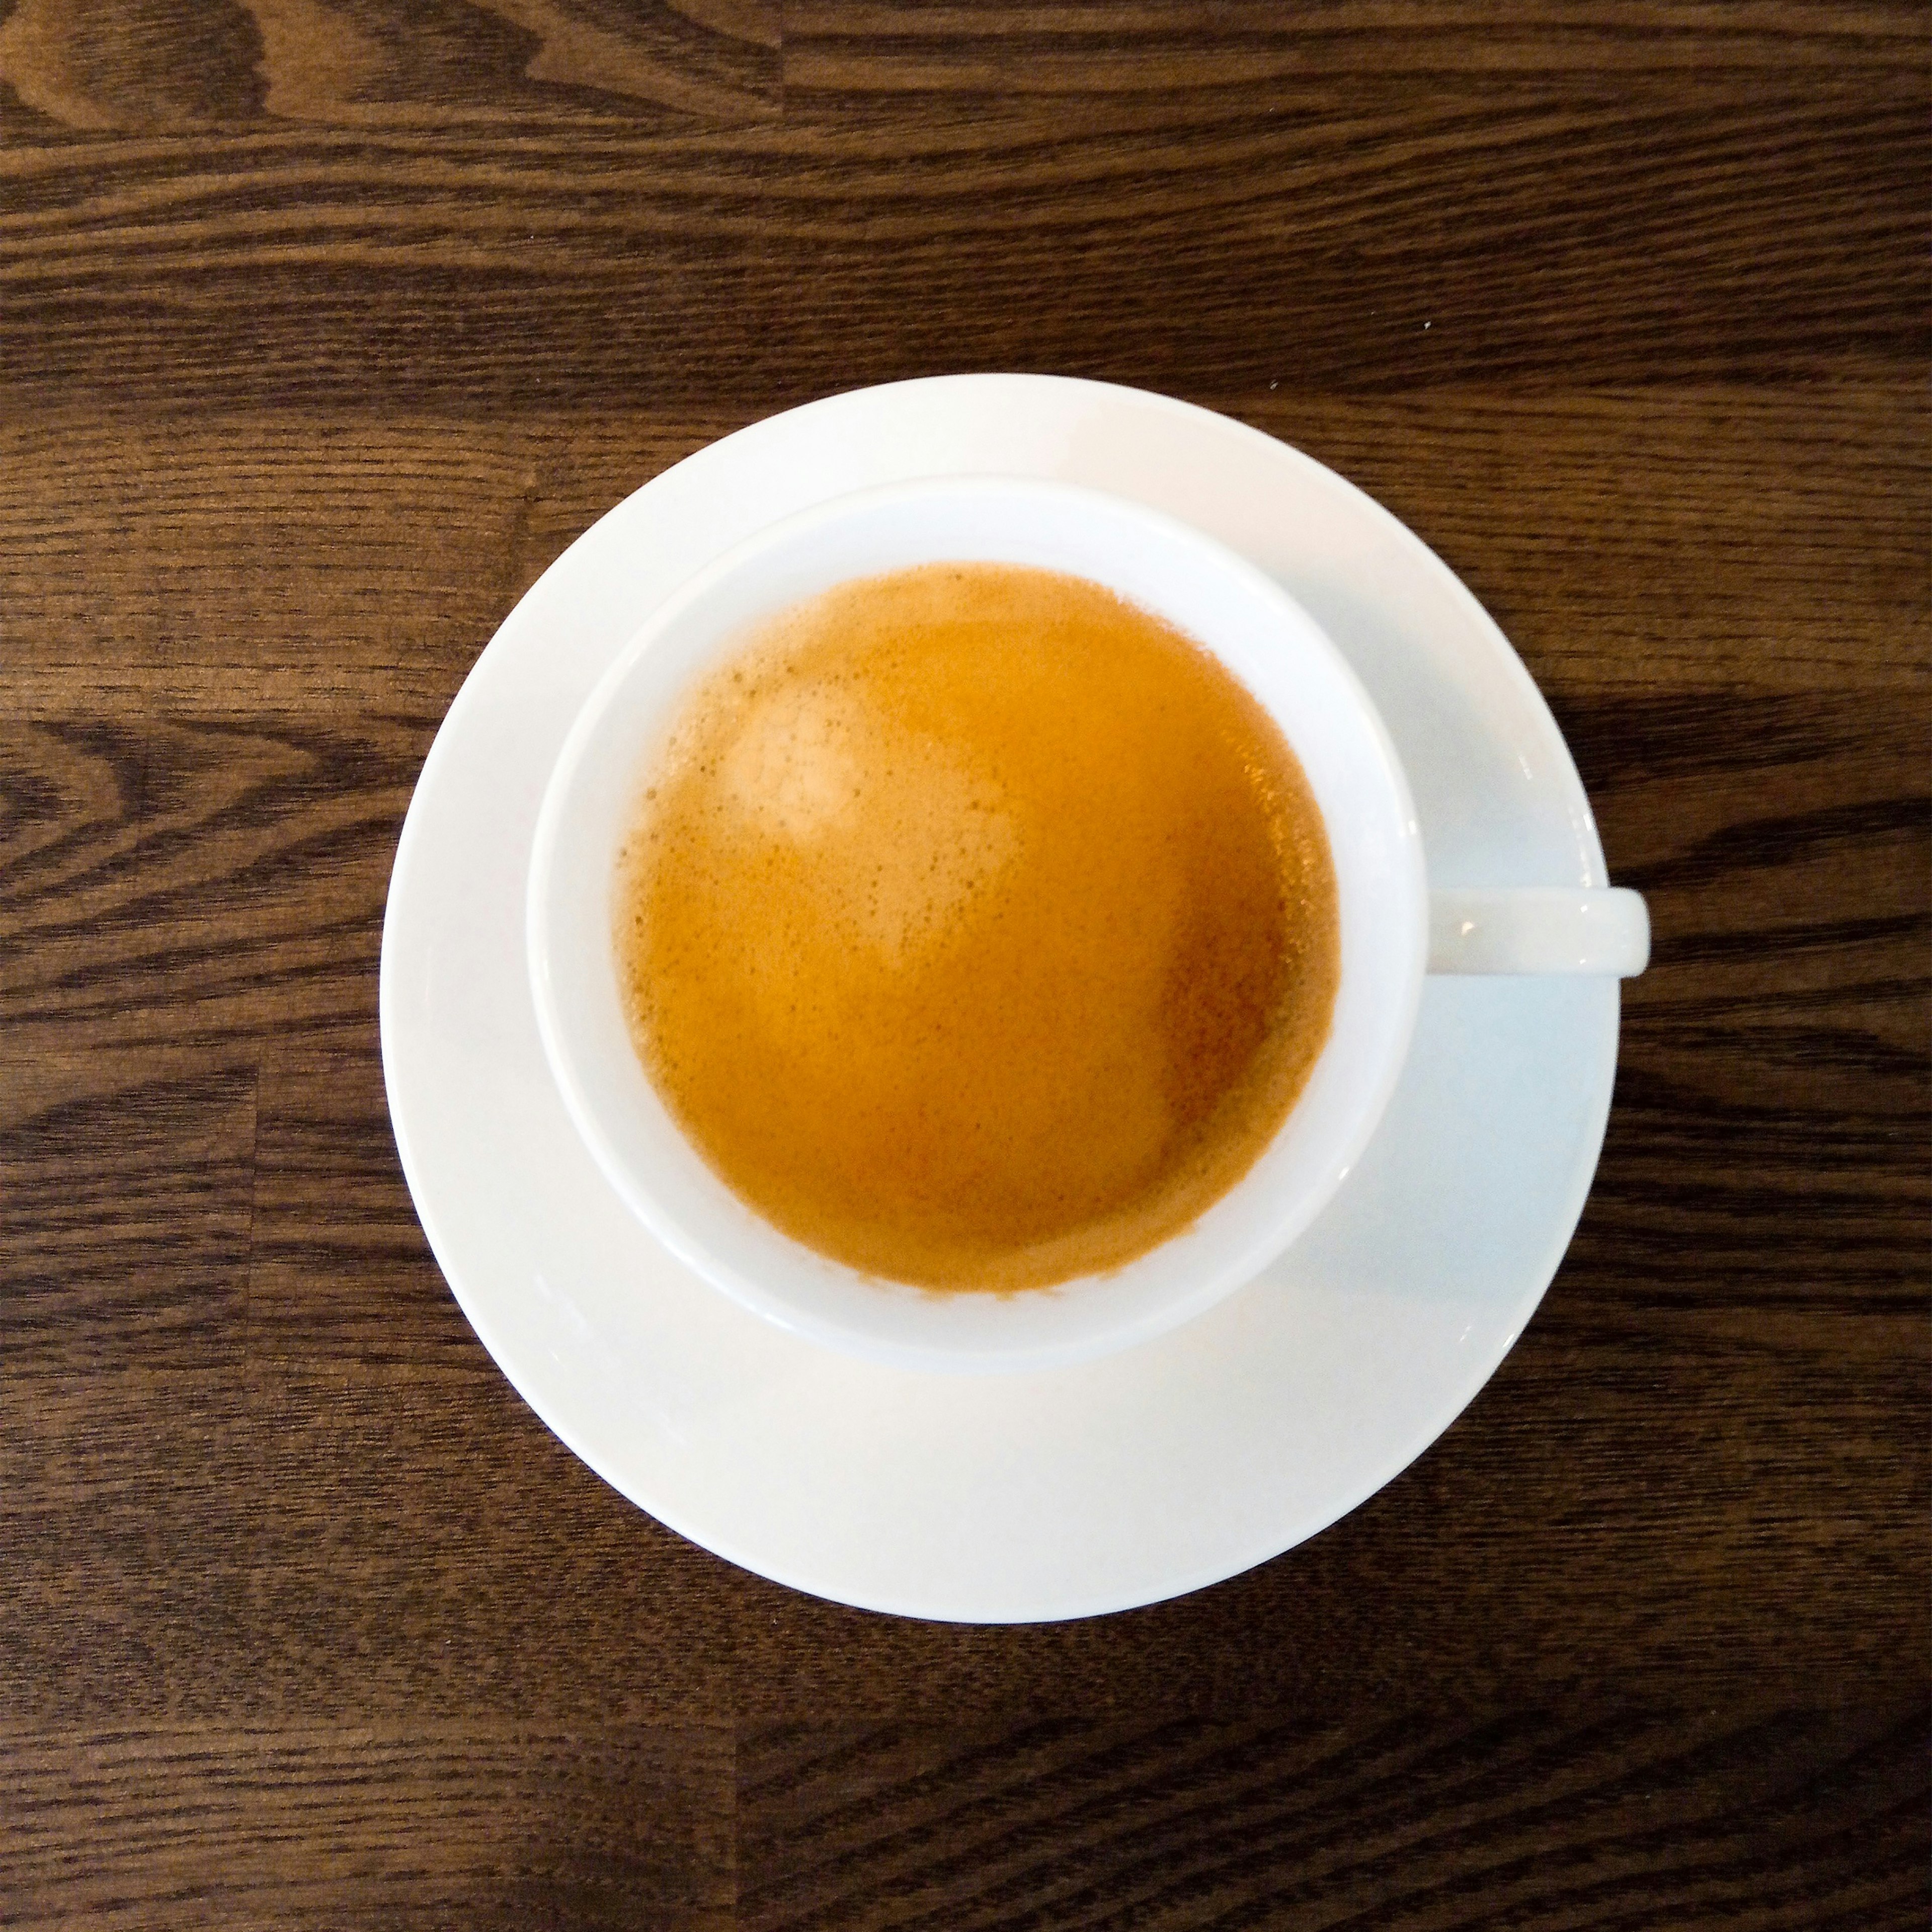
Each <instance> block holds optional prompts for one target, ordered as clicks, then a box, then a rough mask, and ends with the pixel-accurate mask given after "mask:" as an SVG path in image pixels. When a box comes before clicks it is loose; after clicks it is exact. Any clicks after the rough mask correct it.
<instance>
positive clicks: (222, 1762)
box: [0, 1724, 733, 1932]
mask: <svg viewBox="0 0 1932 1932" xmlns="http://www.w3.org/2000/svg"><path fill="white" fill-rule="evenodd" d="M7 1743H8V1745H9V1746H10V1748H8V1750H7V1763H8V1769H9V1774H10V1802H9V1805H8V1808H7V1814H6V1815H5V1817H4V1818H0V1858H4V1861H5V1866H6V1869H7V1873H8V1887H9V1894H10V1896H9V1900H8V1902H9V1904H10V1906H12V1907H13V1908H14V1910H13V1911H10V1913H9V1918H10V1921H11V1922H13V1923H15V1924H53V1923H62V1924H87V1925H89V1926H99V1927H130V1928H136V1927H138V1928H146V1927H152V1926H154V1925H157V1924H185V1923H193V1924H211V1923H225V1924H275V1925H287V1926H297V1927H330V1928H335V1927H342V1926H344V1925H369V1926H374V1925H378V1924H380V1925H384V1926H395V1927H404V1928H417V1927H422V1928H428V1927H443V1926H448V1925H450V1924H457V1923H460V1924H463V1925H465V1926H473V1927H478V1928H479V1932H493V1928H499V1927H500V1928H504V1932H509V1928H513V1927H525V1926H529V1925H532V1924H546V1925H568V1926H571V1927H583V1928H586V1932H588V1928H591V1927H610V1928H613V1932H615V1928H619V1927H625V1928H628V1927H635V1926H637V1925H638V1924H645V1923H647V1924H649V1925H650V1926H651V1927H653V1928H661V1932H720V1929H721V1928H724V1927H729V1926H730V1925H731V1924H733V1912H732V1906H731V1893H732V1882H731V1866H730V1856H731V1851H730V1843H729V1841H728V1839H727V1838H726V1837H724V1835H722V1834H721V1832H719V1831H718V1828H717V1825H716V1823H715V1821H716V1820H720V1819H721V1818H724V1817H728V1816H729V1814H730V1805H731V1801H732V1762H733V1754H732V1750H731V1743H730V1737H729V1736H728V1734H724V1733H716V1732H710V1733H706V1732H702V1731H682V1732H679V1731H668V1730H649V1729H645V1730H637V1729H634V1728H633V1729H629V1730H626V1729H625V1728H623V1727H616V1726H612V1727H606V1728H605V1729H604V1730H602V1731H601V1732H600V1733H599V1734H598V1736H596V1737H595V1738H594V1739H586V1738H584V1737H583V1736H580V1735H577V1734H574V1733H571V1732H568V1731H558V1730H554V1729H551V1728H547V1727H514V1728H511V1729H496V1728H488V1727H483V1728H478V1727H459V1726H452V1725H449V1724H441V1725H429V1726H412V1727H407V1728H404V1729H398V1728H395V1727H371V1726H368V1725H359V1724H350V1725H344V1724H304V1725H290V1726H284V1727H278V1728H277V1729H275V1730H247V1729H240V1730H238V1729H230V1728H222V1729H211V1728H210V1727H205V1726H187V1725H182V1726H172V1727H166V1728H163V1729H161V1730H155V1731H150V1732H147V1733H142V1734H140V1735H138V1736H136V1735H130V1734H129V1733H127V1732H125V1731H124V1730H118V1729H110V1730H95V1731H80V1732H63V1733H57V1734H55V1735H53V1736H44V1735H40V1736H34V1737H32V1738H31V1739H26V1740H21V1739H12V1740H8V1741H7ZM16 1912H17V1916H16Z"/></svg>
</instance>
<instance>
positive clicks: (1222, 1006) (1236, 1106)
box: [616, 564, 1340, 1290]
mask: <svg viewBox="0 0 1932 1932" xmlns="http://www.w3.org/2000/svg"><path fill="white" fill-rule="evenodd" d="M617 887H618V889H617V893H616V953H617V960H618V965H619V977H620V979H621V981H622V986H623V989H624V996H625V1003H626V1009H627V1016H628V1021H629V1024H630V1028H631V1037H632V1039H633V1040H634V1043H635V1045H636V1047H637V1052H638V1055H639V1056H640V1058H641V1059H642V1061H643V1064H644V1067H645V1068H646V1070H647V1071H648V1072H649V1075H650V1077H651V1079H652V1082H653V1084H654V1085H655V1087H656V1089H657V1091H658V1094H660V1095H661V1097H662V1098H663V1100H664V1103H665V1105H666V1106H667V1108H668V1109H669V1110H670V1113H671V1115H673V1118H675V1119H676V1121H678V1123H679V1125H680V1127H682V1130H683V1131H684V1133H685V1135H686V1136H688V1139H690V1141H691V1143H692V1145H694V1147H695V1148H697V1150H698V1151H699V1152H700V1154H702V1156H703V1158H704V1159H705V1160H706V1162H707V1163H709V1165H710V1166H711V1168H712V1170H713V1172H715V1173H716V1174H717V1175H718V1177H719V1178H721V1180H722V1181H724V1182H725V1183H726V1184H727V1185H728V1186H729V1187H730V1188H732V1189H733V1190H734V1191H735V1192H736V1193H737V1195H738V1196H739V1198H740V1199H742V1200H743V1201H745V1202H746V1203H747V1204H748V1205H750V1206H751V1208H754V1209H755V1210H756V1211H757V1213H759V1214H761V1215H762V1216H763V1217H765V1219H766V1220H768V1221H769V1222H771V1223H773V1224H774V1225H775V1226H777V1227H778V1228H779V1229H782V1230H783V1231H784V1232H785V1233H786V1234H787V1235H790V1236H792V1237H793V1238H795V1239H796V1240H797V1241H800V1242H802V1243H803V1244H805V1246H807V1247H810V1248H812V1249H814V1250H817V1251H818V1252H819V1253H821V1254H824V1255H827V1256H830V1257H832V1259H835V1260H836V1261H839V1262H844V1263H846V1264H847V1265H849V1266H850V1267H852V1268H857V1269H859V1270H862V1271H864V1272H865V1273H867V1274H873V1275H877V1276H880V1277H885V1278H887V1279H889V1280H894V1281H901V1282H908V1283H916V1284H919V1285H920V1286H925V1287H927V1288H931V1289H998V1290H1007V1289H1025V1288H1034V1287H1040V1286H1046V1285H1047V1284H1049V1283H1055V1282H1059V1281H1064V1280H1069V1279H1070V1278H1072V1277H1075V1276H1077V1275H1083V1274H1090V1273H1093V1272H1095V1271H1104V1270H1107V1269H1111V1268H1117V1267H1119V1266H1120V1265H1122V1264H1124V1263H1125V1262H1130V1261H1132V1260H1133V1259H1134V1258H1135V1257H1136V1256H1139V1255H1141V1254H1142V1253H1145V1252H1146V1251H1147V1250H1148V1249H1150V1248H1151V1247H1154V1246H1155V1245H1157V1244H1158V1243H1160V1242H1161V1241H1164V1240H1166V1238H1168V1237H1169V1235H1173V1234H1175V1233H1176V1232H1178V1231H1179V1230H1181V1229H1183V1228H1184V1227H1186V1226H1187V1225H1188V1223H1190V1222H1191V1221H1193V1220H1195V1219H1196V1218H1197V1217H1199V1215H1200V1214H1202V1211H1204V1210H1205V1209H1206V1208H1208V1207H1210V1206H1211V1205H1213V1203H1214V1202H1215V1201H1217V1200H1218V1199H1220V1196H1222V1195H1223V1194H1224V1193H1226V1192H1227V1190H1229V1188H1230V1187H1232V1186H1233V1185H1234V1184H1235V1182H1236V1181H1238V1180H1239V1179H1240V1178H1241V1176H1242V1175H1244V1174H1245V1173H1246V1172H1247V1170H1248V1169H1249V1168H1250V1166H1252V1165H1253V1162H1254V1160H1255V1159H1256V1156H1257V1155H1258V1154H1259V1153H1260V1152H1261V1151H1262V1148H1264V1147H1265V1145H1267V1144H1268V1142H1269V1141H1270V1140H1271V1139H1272V1138H1273V1137H1274V1134H1275V1132H1276V1130H1277V1129H1278V1128H1279V1127H1280V1125H1281V1124H1282V1121H1283V1119H1284V1118H1285V1117H1286V1115H1287V1113H1288V1111H1289V1109H1290V1107H1291V1106H1293V1104H1294V1103H1295V1097H1296V1096H1297V1095H1298V1094H1299V1093H1300V1092H1301V1089H1302V1087H1303V1086H1304V1084H1305V1082H1307V1078H1308V1076H1309V1073H1310V1070H1311V1069H1312V1068H1313V1065H1314V1063H1315V1061H1316V1057H1317V1056H1318V1055H1319V1053H1320V1052H1321V1049H1322V1044H1323V1042H1324V1041H1325V1040H1326V1038H1327V1037H1328V1029H1329V1023H1330V1019H1331V1015H1332V1013H1333V1010H1334V1001H1335V989H1336V984H1337V978H1338V976H1339V971H1340V936H1339V932H1338V927H1337V905H1336V889H1335V877H1334V865H1333V862H1332V860H1331V856H1330V853H1329V850H1328V837H1327V835H1326V832H1325V830H1324V829H1323V826H1322V817H1321V814H1320V812H1319V810H1318V809H1317V808H1316V802H1315V799H1314V796H1313V793H1311V792H1310V789H1309V786H1308V783H1307V779H1306V778H1305V777H1304V775H1303V773H1302V771H1301V766H1300V765H1299V764H1298V762H1297V761H1296V759H1295V754H1294V753H1293V752H1292V751H1291V750H1290V749H1289V746H1288V744H1287V742H1286V740H1285V739H1284V738H1283V736H1282V734H1281V732H1280V730H1279V728H1278V727H1277V726H1276V725H1275V724H1274V721H1272V720H1271V718H1269V717H1268V714H1267V713H1266V712H1265V711H1264V710H1263V709H1262V707H1261V706H1260V705H1259V703H1257V702H1256V700H1254V699H1253V697H1251V696H1250V694H1248V692H1247V690H1246V689H1245V688H1244V687H1243V686H1242V685H1241V684H1240V683H1239V682H1238V681H1237V680H1236V679H1235V678H1234V677H1233V676H1231V675H1230V674H1229V673H1228V672H1227V671H1226V670H1224V669H1223V667H1221V666H1220V664H1219V663H1218V662H1217V661H1216V660H1215V659H1214V658H1212V657H1211V656H1210V655H1208V653H1207V652H1205V650H1203V649H1201V648H1200V646H1198V645H1196V643H1193V640H1190V638H1188V637H1187V636H1185V635H1184V634H1182V633H1181V631H1178V630H1176V629H1175V628H1173V627H1172V625H1169V624H1167V623H1166V622H1163V621H1162V620H1161V619H1158V618H1157V617H1155V616H1152V615H1151V614H1150V613H1148V612H1147V611H1145V610H1141V609H1139V608H1137V607H1136V606H1134V605H1133V604H1129V603H1127V602H1125V601H1123V600H1122V599H1121V598H1119V597H1118V596H1116V595H1114V594H1113V593H1112V592H1110V591H1109V590H1107V589H1104V588H1103V586H1100V585H1098V584H1096V583H1089V582H1088V581H1087V580H1085V579H1083V578H1079V577H1068V576H1064V575H1061V574H1057V573H1055V572H1052V571H1043V570H1036V569H1031V568H1024V567H1022V566H1019V565H1006V564H934V565H926V566H923V567H922V568H918V569H913V570H907V571H898V572H895V573H892V574H889V575H886V576H882V577H870V578H864V579H859V580H854V581H852V582H850V583H842V584H840V585H839V586H837V587H836V588H835V589H832V590H830V591H828V592H826V593H825V594H824V595H822V596H820V597H817V598H814V599H813V600H811V601H810V602H808V603H806V604H802V605H800V606H799V607H796V608H794V609H793V610H790V611H787V612H786V613H784V615H783V616H781V617H779V618H778V619H776V620H775V621H773V622H771V623H769V624H768V625H766V626H765V627H764V628H763V629H762V630H760V631H759V632H757V634H755V635H754V636H752V637H750V638H748V640H745V643H744V644H743V645H742V646H741V647H740V649H739V651H738V652H737V653H736V655H734V656H733V657H732V658H730V660H729V661H727V663H726V664H724V666H723V667H721V668H720V669H718V670H715V671H714V672H712V673H710V674H709V676H706V678H705V679H703V681H702V682H700V684H699V685H697V688H695V689H694V690H693V691H691V694H689V695H688V697H687V698H686V700H685V702H684V703H683V705H682V709H681V710H680V711H679V714H678V715H677V716H676V719H675V721H674V722H673V724H672V725H671V727H670V730H669V731H668V733H667V737H666V739H665V740H664V742H662V743H661V745H659V746H658V748H657V749H656V751H655V754H654V755H653V757H652V760H651V762H650V764H649V769H648V771H647V772H646V775H645V776H644V778H643V781H642V789H641V794H640V799H639V802H638V806H637V814H636V817H635V819H634V823H633V824H632V826H631V829H630V831H629V832H628V835H627V836H626V838H625V841H624V844H623V847H622V852H621V853H620V856H619V869H618V879H617Z"/></svg>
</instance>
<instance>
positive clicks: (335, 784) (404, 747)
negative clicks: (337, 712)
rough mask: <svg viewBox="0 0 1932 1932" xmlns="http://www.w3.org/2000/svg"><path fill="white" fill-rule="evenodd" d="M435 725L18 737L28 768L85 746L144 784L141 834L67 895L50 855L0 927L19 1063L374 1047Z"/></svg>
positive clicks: (129, 729)
mask: <svg viewBox="0 0 1932 1932" xmlns="http://www.w3.org/2000/svg"><path fill="white" fill-rule="evenodd" d="M433 730H434V719H433V718H386V717H383V715H380V713H378V712H374V711H371V710H366V709H359V710H357V711H356V712H354V713H353V715H350V716H348V717H346V718H339V719H338V718H328V717H327V716H326V715H323V716H322V717H317V718H308V719H299V718H292V717H287V716H285V717H284V718H279V719H266V720H263V721H260V722H259V723H254V724H251V723H249V722H247V721H237V720H234V719H233V718H230V719H225V720H214V721H210V720H207V719H201V720H190V721H166V720H164V719H163V718H157V717H154V716H149V717H148V718H146V719H145V721H138V720H136V718H131V717H128V716H125V715H124V716H123V717H122V718H119V719H118V720H116V721H115V722H114V723H113V724H109V725H107V726H104V727H86V726H77V725H65V726H63V725H50V724H41V725H38V726H32V727H25V728H24V729H22V728H20V727H15V728H14V729H13V730H10V731H9V733H8V734H7V735H8V737H9V739H10V740H11V748H13V750H14V752H15V755H16V757H19V758H20V759H21V760H22V761H23V763H25V762H27V761H28V760H29V759H31V763H32V765H33V766H34V767H35V768H37V767H39V766H43V765H44V764H46V763H51V762H62V763H65V761H67V760H68V757H69V755H70V754H69V753H68V746H69V745H71V743H72V742H74V741H75V740H76V739H81V740H83V741H86V740H91V742H92V748H93V749H94V751H95V752H96V753H97V754H98V755H97V756H96V757H95V760H94V761H93V763H92V766H90V767H89V769H92V771H94V772H96V773H101V774H105V773H110V772H117V771H119V770H121V769H125V768H127V767H129V766H133V765H134V764H136V763H139V766H140V769H141V771H142V778H141V781H140V783H141V797H142V802H141V805H140V808H139V816H138V818H137V819H136V823H135V825H134V826H133V835H132V836H131V837H130V836H129V835H127V831H126V829H124V828H121V829H117V831H116V833H115V836H114V839H113V850H112V852H111V853H110V854H107V855H105V856H103V857H102V858H101V859H99V860H98V862H95V863H94V864H92V865H90V866H89V868H88V871H87V872H86V874H85V876H83V877H80V879H78V880H72V881H70V880H68V879H66V878H65V877H63V876H62V871H61V870H60V868H57V867H54V866H50V865H49V864H47V863H46V861H45V859H44V857H43V859H42V861H41V862H39V863H37V864H36V863H33V862H28V863H27V864H25V865H22V866H20V868H18V870H19V871H20V874H22V875H23V876H22V877H21V879H20V885H19V886H18V888H17V890H16V892H14V893H13V895H12V898H11V903H10V904H9V905H8V907H7V922H6V927H5V929H4V932H0V947H4V948H5V953H4V956H5V957H6V958H7V960H8V965H9V970H8V971H7V975H6V977H5V981H4V983H0V1025H5V1027H6V1028H7V1046H8V1049H9V1051H10V1052H13V1053H16V1054H18V1055H21V1056H23V1057H26V1056H28V1055H43V1054H59V1053H62V1052H68V1053H83V1052H100V1051H101V1050H103V1049H107V1048H109V1047H110V1046H113V1047H120V1046H147V1045H166V1046H181V1045H184V1044H188V1043H209V1042H214V1041H217V1040H219V1041H233V1040H239V1039H249V1038H255V1037H260V1036H261V1035H263V1034H268V1033H281V1032H284V1031H287V1030H288V1029H289V1028H291V1027H307V1028H320V1029H327V1028H332V1027H338V1028H339V1027H341V1026H344V1025H354V1026H356V1028H358V1029H359V1034H358V1037H359V1039H361V1040H364V1041H365V1042H366V1041H367V1040H368V1039H369V1037H370V1036H369V1034H368V1033H367V1032H366V1031H362V1030H363V1029H367V1028H372V1027H373V1025H374V1020H375V1013H376V1007H375V1000H376V988H375V981H374V968H375V965H376V961H377V954H378V950H379V948H380V942H381V936H382V916H383V898H384V895H385V894H386V891H387V889H388V883H389V865H390V861H391V859H392V857H393V856H394V853H395V839H396V834H397V831H398V828H399V826H400V825H401V820H402V814H403V811H404V808H405V806H406V805H407V802H408V799H409V793H410V787H411V785H412V784H413V781H414V779H415V775H416V769H417V766H418V765H419V763H420V761H421V759H422V754H423V753H424V751H426V750H427V749H428V745H429V741H430V738H431V733H432V732H433ZM49 745H52V746H55V747H57V748H58V749H56V750H53V751H48V750H47V749H46V747H48V746H49ZM109 781H110V780H108V779H107V778H102V782H103V783H107V782H109ZM96 803H97V802H96V801H92V800H91V801H90V807H91V808H92V806H93V805H95V804H96ZM101 809H105V807H104V806H103V807H101ZM10 869H12V868H10Z"/></svg>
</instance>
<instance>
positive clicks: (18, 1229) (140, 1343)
mask: <svg viewBox="0 0 1932 1932" xmlns="http://www.w3.org/2000/svg"><path fill="white" fill-rule="evenodd" d="M254 1141H255V1070H254V1067H253V1065H252V1064H250V1062H249V1061H248V1058H247V1057H246V1056H245V1055H242V1054H238V1053H236V1052H233V1051H229V1052H223V1053H217V1054H214V1055H209V1054H206V1053H200V1054H184V1053H181V1052H172V1053H166V1054H160V1055H138V1054H121V1055H113V1056H111V1057H109V1056H102V1057H99V1058H95V1057H91V1056H86V1055H80V1056H77V1057H75V1058H71V1059H59V1058H50V1057H43V1056H34V1057H31V1058H13V1057H11V1056H10V1055H5V1056H0V1281H4V1283H5V1333H6V1352H5V1387H6V1388H7V1389H8V1390H9V1391H10V1394H11V1399H12V1400H15V1401H18V1402H20V1403H31V1402H32V1401H33V1400H34V1396H33V1394H32V1393H31V1391H33V1389H34V1387H35V1385H36V1383H37V1380H38V1379H40V1378H41V1377H55V1378H58V1379H62V1380H67V1379H76V1378H79V1379H85V1378H86V1377H89V1376H96V1375H101V1374H104V1373H113V1372H115V1371H118V1370H129V1369H140V1370H157V1369H163V1368H166V1369H175V1370H182V1369H186V1370H194V1369H206V1368H211V1367H215V1366H217V1364H225V1365H226V1366H228V1367H230V1368H233V1367H239V1364H240V1361H241V1353H242V1328H241V1317H242V1310H243V1308H244V1306H245V1299H246V1296H247V1294H248V1268H249V1256H250V1238H251V1220H252V1196H253V1191H254V1154H255V1147H254Z"/></svg>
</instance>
